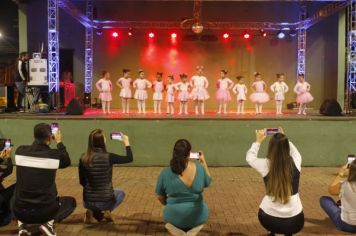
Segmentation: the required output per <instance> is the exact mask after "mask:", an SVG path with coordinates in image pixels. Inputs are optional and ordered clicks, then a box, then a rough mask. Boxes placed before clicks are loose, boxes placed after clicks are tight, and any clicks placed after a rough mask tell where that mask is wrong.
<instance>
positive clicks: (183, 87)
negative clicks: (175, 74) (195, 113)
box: [176, 74, 190, 115]
mask: <svg viewBox="0 0 356 236" xmlns="http://www.w3.org/2000/svg"><path fill="white" fill-rule="evenodd" d="M179 76H180V78H181V80H182V81H181V82H179V83H178V84H177V85H176V87H177V90H178V91H179V95H178V98H179V101H180V105H179V115H181V114H182V113H183V110H184V114H186V115H188V99H189V87H190V84H189V82H188V81H187V77H188V76H187V75H186V74H181V75H179Z"/></svg>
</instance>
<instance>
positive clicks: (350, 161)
mask: <svg viewBox="0 0 356 236" xmlns="http://www.w3.org/2000/svg"><path fill="white" fill-rule="evenodd" d="M355 159H356V156H355V154H349V155H347V168H350V165H351V163H352V162H353V161H354V160H355Z"/></svg>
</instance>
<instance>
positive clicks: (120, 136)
mask: <svg viewBox="0 0 356 236" xmlns="http://www.w3.org/2000/svg"><path fill="white" fill-rule="evenodd" d="M110 139H111V140H119V141H122V139H123V134H122V133H121V132H114V133H111V134H110Z"/></svg>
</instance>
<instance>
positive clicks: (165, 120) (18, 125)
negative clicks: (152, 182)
mask: <svg viewBox="0 0 356 236" xmlns="http://www.w3.org/2000/svg"><path fill="white" fill-rule="evenodd" d="M39 122H48V123H51V122H58V123H59V126H60V129H61V130H62V134H63V142H64V144H65V145H66V146H67V148H68V151H69V153H70V156H71V159H72V163H73V164H77V163H78V159H79V157H80V155H81V153H83V152H84V151H85V150H86V146H87V137H88V135H89V132H90V131H91V130H92V129H94V128H102V129H103V130H104V131H105V132H106V134H107V138H108V134H109V133H110V132H124V133H125V134H127V135H129V137H130V141H131V145H132V148H133V151H134V162H133V163H132V164H131V165H132V166H162V165H167V164H168V163H169V160H170V158H171V153H172V149H173V145H174V142H175V141H176V140H177V139H179V138H186V139H188V140H190V141H191V143H192V145H193V150H203V151H204V152H205V155H206V158H207V160H208V163H209V165H212V166H243V165H246V161H245V154H246V151H247V150H248V148H249V147H250V145H251V143H252V142H253V141H254V138H255V130H256V129H262V128H267V127H278V126H281V127H283V128H284V129H285V132H286V134H287V135H288V137H289V138H290V140H291V141H292V142H294V143H295V144H296V145H297V147H298V148H299V149H300V152H301V154H302V156H303V165H305V166H337V165H341V164H344V163H345V162H346V157H347V155H348V154H350V153H356V144H355V140H356V135H355V131H356V116H342V117H326V116H320V115H318V114H317V113H316V112H315V111H314V112H313V111H309V115H307V116H303V115H302V116H299V115H296V114H295V112H294V111H293V112H290V111H289V112H286V114H285V115H283V116H276V115H275V114H274V113H273V112H272V111H267V112H266V113H264V114H263V115H258V116H256V115H254V113H252V110H251V111H249V112H247V114H245V115H240V116H237V115H236V114H235V113H229V114H227V115H217V114H215V113H213V112H208V113H207V114H206V115H205V116H196V115H189V116H178V115H175V116H168V115H166V114H164V115H153V114H152V113H148V114H146V115H136V114H130V115H122V114H121V113H120V112H119V111H117V110H115V111H114V112H113V114H110V115H105V116H104V115H101V113H100V110H96V109H95V110H94V109H93V110H87V111H86V113H85V114H84V115H82V116H67V115H64V114H58V113H50V114H29V113H8V114H0V137H3V138H11V139H12V141H13V143H14V146H15V148H16V147H17V146H18V145H19V144H30V143H31V142H32V136H33V134H32V132H33V130H32V129H33V126H34V125H35V124H37V123H39ZM107 143H108V150H109V151H112V152H119V153H121V154H123V151H124V148H123V146H122V145H121V144H118V142H117V141H111V140H107ZM266 144H267V143H266ZM266 144H264V145H263V147H262V149H261V154H262V155H261V156H264V155H265V153H266V148H267V145H266Z"/></svg>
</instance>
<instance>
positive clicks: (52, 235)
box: [40, 223, 57, 236]
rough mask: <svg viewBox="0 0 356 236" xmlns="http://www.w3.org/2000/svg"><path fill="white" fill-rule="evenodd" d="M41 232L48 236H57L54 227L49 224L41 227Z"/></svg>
mask: <svg viewBox="0 0 356 236" xmlns="http://www.w3.org/2000/svg"><path fill="white" fill-rule="evenodd" d="M40 231H41V233H42V234H43V235H46V236H57V234H56V231H54V226H53V225H50V224H48V223H46V224H44V225H41V226H40Z"/></svg>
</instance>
